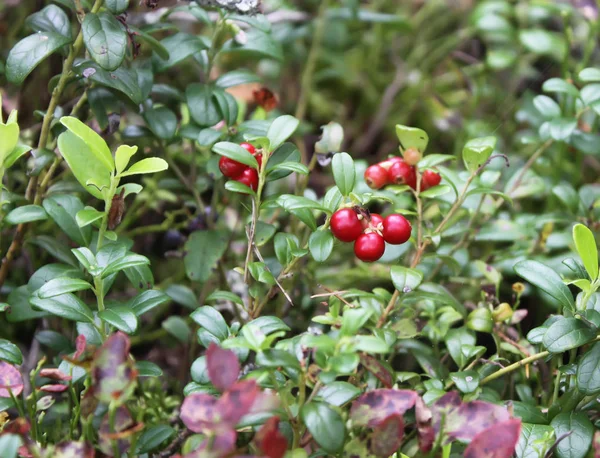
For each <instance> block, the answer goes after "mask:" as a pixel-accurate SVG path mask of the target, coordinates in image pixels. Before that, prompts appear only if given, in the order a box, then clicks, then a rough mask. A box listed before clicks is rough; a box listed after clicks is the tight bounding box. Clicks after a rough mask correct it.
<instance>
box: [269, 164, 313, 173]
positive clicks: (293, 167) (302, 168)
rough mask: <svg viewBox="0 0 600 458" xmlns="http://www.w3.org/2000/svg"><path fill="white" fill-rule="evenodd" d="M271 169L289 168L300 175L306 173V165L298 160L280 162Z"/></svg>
mask: <svg viewBox="0 0 600 458" xmlns="http://www.w3.org/2000/svg"><path fill="white" fill-rule="evenodd" d="M272 170H291V171H292V172H296V173H299V174H301V175H308V172H309V171H308V167H306V166H305V165H304V164H301V163H299V162H282V163H281V164H277V165H276V166H275V167H273V169H272Z"/></svg>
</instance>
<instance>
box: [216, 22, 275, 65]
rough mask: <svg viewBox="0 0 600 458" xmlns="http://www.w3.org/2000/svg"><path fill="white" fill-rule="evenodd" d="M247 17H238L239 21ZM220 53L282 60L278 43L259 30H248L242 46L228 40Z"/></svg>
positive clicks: (268, 34)
mask: <svg viewBox="0 0 600 458" xmlns="http://www.w3.org/2000/svg"><path fill="white" fill-rule="evenodd" d="M247 17H248V16H239V19H240V20H241V18H247ZM221 53H224V54H225V53H228V54H229V53H232V54H239V55H242V56H248V57H267V58H270V59H275V60H278V61H282V60H283V49H282V46H281V44H280V43H279V41H276V40H275V39H274V38H273V36H272V35H271V34H270V33H266V32H265V31H263V30H260V29H250V30H248V31H247V32H246V40H245V43H244V44H243V45H239V44H236V43H235V42H234V40H230V41H229V42H227V43H226V44H225V45H224V46H223V48H222V50H221Z"/></svg>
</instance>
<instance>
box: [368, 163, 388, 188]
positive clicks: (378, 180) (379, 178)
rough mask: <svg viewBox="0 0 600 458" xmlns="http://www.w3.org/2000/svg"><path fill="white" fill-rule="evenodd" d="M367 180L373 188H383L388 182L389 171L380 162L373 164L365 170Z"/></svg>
mask: <svg viewBox="0 0 600 458" xmlns="http://www.w3.org/2000/svg"><path fill="white" fill-rule="evenodd" d="M365 182H366V183H367V185H368V186H369V188H371V189H379V188H383V187H384V186H385V185H386V184H388V172H387V170H386V169H384V168H383V167H382V166H380V165H379V164H376V165H372V166H370V167H368V168H367V170H365Z"/></svg>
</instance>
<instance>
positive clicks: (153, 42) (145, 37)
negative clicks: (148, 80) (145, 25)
mask: <svg viewBox="0 0 600 458" xmlns="http://www.w3.org/2000/svg"><path fill="white" fill-rule="evenodd" d="M128 26H129V30H130V31H131V32H133V33H135V37H136V39H138V40H140V41H143V42H144V43H146V44H147V45H148V46H149V47H150V49H152V51H154V52H155V53H156V55H157V56H158V57H159V58H161V59H164V60H168V59H169V57H170V55H169V51H168V50H167V48H165V47H164V46H163V44H162V43H161V42H160V41H158V40H157V39H156V38H154V37H153V36H152V35H150V34H149V33H146V32H144V31H143V30H141V29H138V28H137V27H134V26H132V25H131V24H128Z"/></svg>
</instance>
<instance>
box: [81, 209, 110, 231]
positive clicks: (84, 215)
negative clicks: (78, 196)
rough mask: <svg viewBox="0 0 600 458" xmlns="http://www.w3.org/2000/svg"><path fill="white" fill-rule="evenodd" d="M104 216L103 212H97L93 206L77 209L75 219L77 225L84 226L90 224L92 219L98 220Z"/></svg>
mask: <svg viewBox="0 0 600 458" xmlns="http://www.w3.org/2000/svg"><path fill="white" fill-rule="evenodd" d="M103 216H104V213H102V212H99V211H98V210H96V209H95V208H92V207H85V208H84V209H83V210H79V211H78V212H77V214H76V215H75V221H77V225H78V226H79V227H85V226H88V225H89V224H92V223H93V222H94V221H98V220H99V219H101V218H102V217H103Z"/></svg>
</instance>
